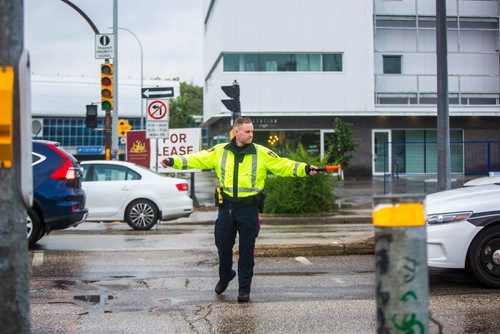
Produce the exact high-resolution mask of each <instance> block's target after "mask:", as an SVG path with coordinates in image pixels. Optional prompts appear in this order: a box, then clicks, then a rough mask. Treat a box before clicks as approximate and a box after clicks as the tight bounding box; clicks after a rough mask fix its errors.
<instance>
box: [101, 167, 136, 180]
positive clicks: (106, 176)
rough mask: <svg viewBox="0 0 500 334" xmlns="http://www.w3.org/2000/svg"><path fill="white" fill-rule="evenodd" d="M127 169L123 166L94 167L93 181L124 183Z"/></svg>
mask: <svg viewBox="0 0 500 334" xmlns="http://www.w3.org/2000/svg"><path fill="white" fill-rule="evenodd" d="M127 170H128V168H126V167H123V166H108V165H95V166H94V181H124V180H126V179H127Z"/></svg>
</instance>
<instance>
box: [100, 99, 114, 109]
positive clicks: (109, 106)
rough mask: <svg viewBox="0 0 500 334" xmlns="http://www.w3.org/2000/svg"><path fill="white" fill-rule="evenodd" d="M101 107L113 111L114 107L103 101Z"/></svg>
mask: <svg viewBox="0 0 500 334" xmlns="http://www.w3.org/2000/svg"><path fill="white" fill-rule="evenodd" d="M101 107H102V109H103V110H111V107H112V106H111V102H109V101H103V102H102V103H101Z"/></svg>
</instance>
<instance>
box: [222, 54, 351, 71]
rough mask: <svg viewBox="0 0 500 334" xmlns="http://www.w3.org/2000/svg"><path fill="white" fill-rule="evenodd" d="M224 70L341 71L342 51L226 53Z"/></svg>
mask: <svg viewBox="0 0 500 334" xmlns="http://www.w3.org/2000/svg"><path fill="white" fill-rule="evenodd" d="M223 68H224V72H341V71H342V70H343V69H342V53H226V54H224V62H223Z"/></svg>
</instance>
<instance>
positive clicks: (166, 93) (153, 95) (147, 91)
mask: <svg viewBox="0 0 500 334" xmlns="http://www.w3.org/2000/svg"><path fill="white" fill-rule="evenodd" d="M141 94H142V98H143V99H157V98H161V97H174V87H151V88H141Z"/></svg>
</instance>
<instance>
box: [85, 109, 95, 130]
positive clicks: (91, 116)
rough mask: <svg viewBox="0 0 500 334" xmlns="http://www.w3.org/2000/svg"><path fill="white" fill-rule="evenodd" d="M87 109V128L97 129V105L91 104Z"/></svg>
mask: <svg viewBox="0 0 500 334" xmlns="http://www.w3.org/2000/svg"><path fill="white" fill-rule="evenodd" d="M86 107H87V114H86V117H85V125H86V126H87V128H90V129H95V128H97V106H96V105H95V104H89V105H87V106H86Z"/></svg>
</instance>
